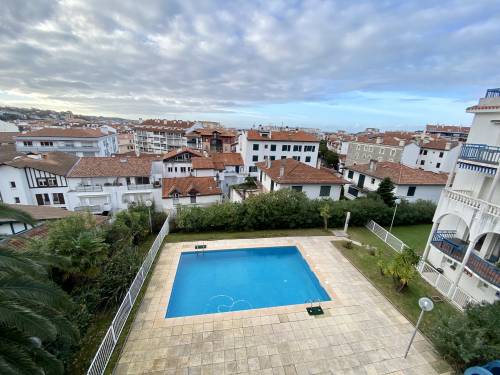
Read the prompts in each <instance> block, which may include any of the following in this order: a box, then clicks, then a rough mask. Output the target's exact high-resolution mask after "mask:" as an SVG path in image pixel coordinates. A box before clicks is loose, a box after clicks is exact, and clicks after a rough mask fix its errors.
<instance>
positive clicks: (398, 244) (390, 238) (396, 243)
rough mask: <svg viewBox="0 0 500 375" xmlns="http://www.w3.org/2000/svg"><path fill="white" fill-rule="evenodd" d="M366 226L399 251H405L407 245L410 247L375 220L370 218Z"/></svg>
mask: <svg viewBox="0 0 500 375" xmlns="http://www.w3.org/2000/svg"><path fill="white" fill-rule="evenodd" d="M366 227H367V228H368V229H369V230H370V231H371V232H373V233H374V234H375V235H376V236H377V237H378V238H380V239H381V240H382V241H384V242H385V243H386V244H387V245H389V246H390V247H392V248H393V249H394V250H396V251H397V252H399V253H400V252H401V251H403V250H404V248H405V247H409V246H408V245H406V244H405V243H404V242H403V241H401V240H400V239H399V238H397V237H396V236H394V235H393V234H392V233H390V232H389V231H387V230H386V229H385V228H383V227H381V226H380V225H378V224H377V223H376V222H374V221H373V220H370V221H369V222H368V224H366Z"/></svg>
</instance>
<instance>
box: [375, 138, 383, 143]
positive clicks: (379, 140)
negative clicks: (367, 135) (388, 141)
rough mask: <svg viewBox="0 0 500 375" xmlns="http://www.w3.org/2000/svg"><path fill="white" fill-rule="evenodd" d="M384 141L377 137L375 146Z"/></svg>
mask: <svg viewBox="0 0 500 375" xmlns="http://www.w3.org/2000/svg"><path fill="white" fill-rule="evenodd" d="M383 141H384V139H383V138H382V137H377V140H376V142H377V144H381V143H382V142H383Z"/></svg>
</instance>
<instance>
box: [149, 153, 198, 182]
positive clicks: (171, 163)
mask: <svg viewBox="0 0 500 375" xmlns="http://www.w3.org/2000/svg"><path fill="white" fill-rule="evenodd" d="M202 156H203V153H202V152H201V151H198V150H193V149H191V148H188V147H181V148H178V149H175V150H172V151H170V152H168V153H166V154H165V155H163V158H162V159H161V160H158V161H155V163H161V165H162V167H161V168H162V176H163V177H166V178H172V177H189V176H191V175H192V168H193V163H192V159H193V158H200V157H202Z"/></svg>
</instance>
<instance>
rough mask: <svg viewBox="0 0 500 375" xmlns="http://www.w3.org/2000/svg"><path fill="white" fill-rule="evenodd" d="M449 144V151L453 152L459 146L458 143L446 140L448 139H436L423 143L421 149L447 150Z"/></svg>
mask: <svg viewBox="0 0 500 375" xmlns="http://www.w3.org/2000/svg"><path fill="white" fill-rule="evenodd" d="M448 143H449V149H448V150H451V149H452V148H455V147H456V146H458V142H451V141H449V140H446V139H435V140H433V141H429V142H427V143H426V142H422V143H421V144H420V147H421V148H430V149H433V150H446V145H447V144H448Z"/></svg>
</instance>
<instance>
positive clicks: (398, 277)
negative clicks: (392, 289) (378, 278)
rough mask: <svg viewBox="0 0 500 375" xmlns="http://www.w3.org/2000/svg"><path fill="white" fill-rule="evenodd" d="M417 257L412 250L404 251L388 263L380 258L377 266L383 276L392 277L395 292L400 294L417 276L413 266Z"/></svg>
mask: <svg viewBox="0 0 500 375" xmlns="http://www.w3.org/2000/svg"><path fill="white" fill-rule="evenodd" d="M418 260H419V256H418V255H417V254H416V253H415V251H414V250H413V249H404V250H403V251H402V252H401V253H397V254H395V255H394V256H393V257H391V258H390V260H389V261H387V262H384V261H383V259H382V258H381V257H379V260H378V262H377V264H378V265H379V267H380V268H381V272H382V274H384V275H390V276H392V277H393V279H394V281H395V283H396V290H397V291H398V292H402V291H403V290H404V289H405V288H406V287H407V286H408V284H409V283H410V281H411V280H413V279H414V278H415V276H416V275H417V271H416V269H415V265H416V264H417V263H418Z"/></svg>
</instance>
